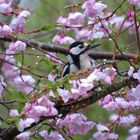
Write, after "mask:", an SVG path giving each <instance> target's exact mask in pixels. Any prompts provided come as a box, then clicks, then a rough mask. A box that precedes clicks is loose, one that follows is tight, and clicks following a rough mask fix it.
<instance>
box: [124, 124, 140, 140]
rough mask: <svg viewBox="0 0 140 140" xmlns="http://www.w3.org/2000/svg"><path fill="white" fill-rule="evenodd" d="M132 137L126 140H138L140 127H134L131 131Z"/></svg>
mask: <svg viewBox="0 0 140 140" xmlns="http://www.w3.org/2000/svg"><path fill="white" fill-rule="evenodd" d="M129 134H130V136H129V137H128V138H127V139H126V140H137V139H138V137H139V136H140V127H139V126H134V127H133V128H131V129H130V130H129Z"/></svg>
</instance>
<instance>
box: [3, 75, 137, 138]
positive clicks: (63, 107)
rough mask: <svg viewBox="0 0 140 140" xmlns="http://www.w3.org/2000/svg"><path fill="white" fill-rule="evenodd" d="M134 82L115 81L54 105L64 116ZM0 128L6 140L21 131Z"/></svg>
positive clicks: (130, 80)
mask: <svg viewBox="0 0 140 140" xmlns="http://www.w3.org/2000/svg"><path fill="white" fill-rule="evenodd" d="M134 84H136V81H135V80H134V79H133V78H127V79H124V80H122V81H120V82H116V83H114V84H112V85H102V90H100V91H95V90H91V92H90V94H89V96H88V97H86V98H83V99H80V100H76V101H73V102H71V103H66V104H61V103H59V102H58V103H57V104H56V105H55V108H56V109H57V110H58V112H59V114H63V115H64V116H65V115H67V114H68V113H69V112H74V111H76V110H78V109H81V108H83V107H84V106H88V105H91V104H94V103H95V102H97V101H98V100H99V99H101V98H103V97H105V96H106V95H108V94H111V93H112V92H115V91H118V90H120V89H121V88H123V87H126V86H130V85H134ZM49 118H50V117H49ZM49 118H44V117H42V118H41V119H40V121H39V122H38V123H33V124H32V125H31V126H30V127H28V128H25V130H24V131H27V130H29V129H31V128H32V127H34V126H36V125H38V124H39V123H42V122H43V121H44V120H46V119H49ZM0 130H1V133H0V138H2V139H3V140H7V139H8V138H10V139H11V140H13V139H14V137H15V136H17V135H18V134H20V133H21V132H19V131H18V130H17V128H16V127H10V128H9V129H2V128H0Z"/></svg>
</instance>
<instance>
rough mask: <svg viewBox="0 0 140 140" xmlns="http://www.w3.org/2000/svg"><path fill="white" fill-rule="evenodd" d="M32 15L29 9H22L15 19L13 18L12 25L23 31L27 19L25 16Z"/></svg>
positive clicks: (18, 30) (17, 30)
mask: <svg viewBox="0 0 140 140" xmlns="http://www.w3.org/2000/svg"><path fill="white" fill-rule="evenodd" d="M29 15H30V12H29V11H27V10H24V11H22V12H21V13H20V14H19V15H18V16H17V17H16V18H15V19H13V20H12V22H11V24H10V27H11V28H12V29H13V30H14V31H16V32H17V33H18V32H23V31H24V28H25V23H26V20H25V18H26V17H27V16H29Z"/></svg>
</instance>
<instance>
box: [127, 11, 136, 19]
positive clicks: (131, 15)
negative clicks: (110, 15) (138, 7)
mask: <svg viewBox="0 0 140 140" xmlns="http://www.w3.org/2000/svg"><path fill="white" fill-rule="evenodd" d="M134 15H135V12H134V11H133V10H129V11H128V13H127V16H128V20H129V21H130V22H133V21H134Z"/></svg>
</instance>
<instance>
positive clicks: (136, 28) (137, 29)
mask: <svg viewBox="0 0 140 140" xmlns="http://www.w3.org/2000/svg"><path fill="white" fill-rule="evenodd" d="M133 10H134V13H135V14H134V23H135V30H136V38H137V45H138V50H139V52H140V38H139V27H138V25H137V17H136V16H137V15H136V7H135V6H134V7H133Z"/></svg>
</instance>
